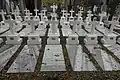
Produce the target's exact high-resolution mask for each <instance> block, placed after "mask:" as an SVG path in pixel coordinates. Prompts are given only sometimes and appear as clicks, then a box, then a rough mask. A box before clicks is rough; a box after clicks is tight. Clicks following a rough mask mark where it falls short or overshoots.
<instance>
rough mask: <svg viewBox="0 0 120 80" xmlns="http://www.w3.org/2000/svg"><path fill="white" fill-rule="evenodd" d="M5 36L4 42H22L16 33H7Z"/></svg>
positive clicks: (18, 43) (17, 43)
mask: <svg viewBox="0 0 120 80" xmlns="http://www.w3.org/2000/svg"><path fill="white" fill-rule="evenodd" d="M6 38H7V41H6V44H16V45H20V44H21V43H22V38H20V36H19V35H18V34H12V35H8V36H6Z"/></svg>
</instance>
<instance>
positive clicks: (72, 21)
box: [69, 9, 74, 25]
mask: <svg viewBox="0 0 120 80" xmlns="http://www.w3.org/2000/svg"><path fill="white" fill-rule="evenodd" d="M73 13H74V11H73V9H72V10H71V11H70V17H69V22H70V25H73V24H74V17H73Z"/></svg>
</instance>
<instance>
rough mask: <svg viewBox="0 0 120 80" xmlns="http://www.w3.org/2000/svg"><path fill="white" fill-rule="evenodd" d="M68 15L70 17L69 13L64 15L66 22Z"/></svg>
mask: <svg viewBox="0 0 120 80" xmlns="http://www.w3.org/2000/svg"><path fill="white" fill-rule="evenodd" d="M69 15H70V14H69V13H66V14H65V17H66V21H67V19H68V16H69Z"/></svg>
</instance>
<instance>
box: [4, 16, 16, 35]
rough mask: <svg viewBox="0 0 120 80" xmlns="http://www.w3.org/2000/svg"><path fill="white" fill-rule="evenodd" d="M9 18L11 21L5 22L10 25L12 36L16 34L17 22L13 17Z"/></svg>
mask: <svg viewBox="0 0 120 80" xmlns="http://www.w3.org/2000/svg"><path fill="white" fill-rule="evenodd" d="M8 17H9V19H8V20H5V22H6V23H8V24H9V27H10V32H11V33H12V34H15V29H14V26H13V24H14V23H16V21H15V20H13V19H12V17H11V15H8Z"/></svg>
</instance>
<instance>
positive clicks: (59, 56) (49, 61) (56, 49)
mask: <svg viewBox="0 0 120 80" xmlns="http://www.w3.org/2000/svg"><path fill="white" fill-rule="evenodd" d="M41 71H66V67H65V61H64V56H63V52H62V46H61V45H46V47H45V52H44V56H43V61H42V66H41Z"/></svg>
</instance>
